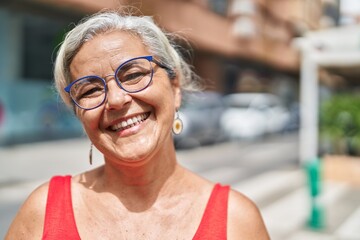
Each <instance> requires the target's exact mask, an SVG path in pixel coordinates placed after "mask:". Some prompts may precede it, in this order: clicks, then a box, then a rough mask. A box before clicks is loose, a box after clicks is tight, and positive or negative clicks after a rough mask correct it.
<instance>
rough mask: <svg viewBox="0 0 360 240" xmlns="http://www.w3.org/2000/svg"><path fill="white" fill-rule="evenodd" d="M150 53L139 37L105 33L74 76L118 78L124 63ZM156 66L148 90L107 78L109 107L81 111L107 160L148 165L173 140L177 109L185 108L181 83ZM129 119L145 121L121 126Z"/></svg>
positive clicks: (83, 53)
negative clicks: (130, 88) (122, 85)
mask: <svg viewBox="0 0 360 240" xmlns="http://www.w3.org/2000/svg"><path fill="white" fill-rule="evenodd" d="M147 55H151V54H150V53H149V51H148V50H147V49H146V47H145V46H144V45H143V44H142V42H141V40H140V39H139V38H138V37H136V36H135V35H131V34H129V33H126V32H120V31H117V32H111V33H106V34H101V35H98V36H96V37H95V38H93V39H92V40H90V41H88V42H86V43H85V44H84V45H83V46H82V47H81V49H80V51H79V52H78V53H77V54H76V55H75V57H74V59H73V61H72V63H71V65H70V72H71V76H72V79H73V80H75V79H78V78H80V77H83V76H87V75H97V76H100V77H103V78H104V77H105V76H108V75H109V74H114V71H115V70H116V69H117V67H118V66H119V65H120V64H121V63H123V62H124V61H126V60H128V59H131V58H134V57H139V56H147ZM151 64H152V65H153V69H154V75H153V79H152V83H151V84H150V86H149V87H148V88H146V89H145V90H143V91H141V92H138V93H127V92H125V91H124V90H122V89H120V88H119V86H118V85H117V83H116V80H115V78H114V76H110V77H106V79H105V80H106V83H107V87H108V92H107V99H106V100H105V103H104V104H103V105H101V106H100V107H98V108H95V109H92V110H83V109H80V108H77V109H76V114H77V115H78V117H79V119H80V121H81V122H82V124H83V127H84V129H85V131H86V133H87V134H88V136H89V138H90V140H91V141H92V143H94V145H95V146H96V147H97V148H98V149H99V150H100V151H101V152H102V153H103V154H104V156H105V158H106V160H107V161H111V162H113V163H115V164H124V165H129V166H133V165H136V164H138V165H139V164H143V163H145V162H147V160H149V159H150V158H151V157H153V156H154V155H155V154H156V153H157V152H158V151H159V150H160V149H161V148H162V147H163V148H164V146H168V145H169V143H171V142H172V136H171V127H172V123H173V119H174V112H175V109H176V108H178V107H180V102H181V96H180V88H179V85H178V81H177V79H174V80H169V78H168V75H167V72H166V71H165V70H164V69H163V68H160V67H159V66H157V65H156V64H155V63H153V62H152V63H151ZM129 119H132V120H136V119H139V120H140V121H137V122H136V121H135V122H136V124H134V125H132V127H130V128H124V129H123V128H118V127H119V126H121V123H122V122H124V121H128V120H129ZM171 144H172V143H171ZM164 149H167V148H166V147H165V148H164Z"/></svg>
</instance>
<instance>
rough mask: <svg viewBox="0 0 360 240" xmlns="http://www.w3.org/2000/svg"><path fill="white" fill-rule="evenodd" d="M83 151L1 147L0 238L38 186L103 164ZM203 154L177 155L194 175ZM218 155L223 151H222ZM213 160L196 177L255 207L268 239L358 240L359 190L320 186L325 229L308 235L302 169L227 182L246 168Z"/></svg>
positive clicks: (57, 145) (72, 144)
mask: <svg viewBox="0 0 360 240" xmlns="http://www.w3.org/2000/svg"><path fill="white" fill-rule="evenodd" d="M88 151H89V142H88V140H86V139H74V140H64V141H56V142H47V143H38V144H31V145H23V146H17V147H14V148H6V149H5V148H3V149H1V148H0V159H1V165H2V167H1V168H0V238H1V236H3V235H4V234H5V232H6V230H7V228H8V225H9V224H10V221H11V219H12V218H13V216H14V214H15V212H16V211H17V209H18V207H19V206H20V204H21V203H22V202H23V201H24V199H25V198H26V197H27V196H28V194H29V193H30V192H31V191H32V190H33V189H34V188H36V187H37V186H38V185H39V184H41V183H42V182H44V181H47V180H48V179H49V178H50V177H51V176H52V175H54V174H56V173H58V172H62V173H69V174H76V173H78V172H81V171H86V170H87V169H90V168H93V167H95V166H96V165H100V164H102V160H101V155H100V153H99V152H97V151H96V150H95V151H94V165H93V166H91V167H90V166H89V163H88ZM203 151H204V152H203V153H201V149H200V150H196V151H193V153H191V152H190V151H189V152H179V153H178V155H179V161H180V162H181V163H182V164H184V165H185V166H186V167H188V168H189V169H191V170H193V171H195V172H197V171H199V170H200V162H194V161H192V160H191V159H189V156H190V155H191V154H192V155H193V156H192V158H196V159H199V158H200V157H199V156H202V157H204V155H205V153H206V154H209V155H214V151H217V150H216V149H214V148H211V149H210V148H209V149H204V150H203ZM222 151H224V152H228V149H227V148H226V146H225V147H223V149H222ZM263 151H264V149H263ZM281 152H282V153H284V151H281ZM49 156H51V157H49ZM205 158H206V157H205ZM184 159H188V161H184ZM215 159H216V158H214V159H210V158H206V163H207V167H208V168H203V169H202V170H201V171H199V174H200V175H202V176H204V177H206V178H209V179H211V180H213V181H217V182H223V183H226V182H231V185H232V188H234V189H236V190H238V191H240V192H242V193H244V194H245V195H247V196H249V197H250V198H251V199H252V200H253V201H254V202H255V203H256V204H257V205H258V206H259V208H260V210H261V212H262V215H263V217H264V220H265V223H266V226H267V228H268V230H269V233H270V235H271V237H272V239H273V240H360V188H356V187H353V186H351V185H349V184H347V183H341V182H335V181H333V182H331V181H326V182H324V185H323V187H324V188H323V192H322V194H321V199H320V202H321V203H322V205H323V207H324V209H325V211H324V212H325V218H326V221H325V227H324V228H323V229H320V230H312V229H310V228H308V227H307V226H308V225H307V221H308V219H309V215H310V209H311V207H310V196H309V190H308V188H307V178H306V175H305V172H304V171H303V169H300V168H298V167H292V168H280V167H279V168H276V169H274V168H273V169H269V170H268V171H265V172H263V173H261V174H258V175H255V176H253V177H250V178H242V179H241V180H238V181H236V182H232V181H233V179H236V178H234V175H236V174H237V175H239V174H243V173H244V172H245V171H246V169H243V168H240V167H239V168H237V167H236V166H235V165H234V167H233V168H231V169H230V167H229V166H228V165H227V166H223V165H222V164H223V163H222V162H219V161H215ZM209 161H210V162H209Z"/></svg>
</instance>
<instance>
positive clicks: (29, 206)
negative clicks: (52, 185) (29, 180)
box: [5, 182, 49, 240]
mask: <svg viewBox="0 0 360 240" xmlns="http://www.w3.org/2000/svg"><path fill="white" fill-rule="evenodd" d="M48 188H49V182H47V183H44V184H42V185H41V186H39V187H38V188H36V189H35V190H34V191H33V192H32V193H31V194H30V195H29V197H28V198H27V199H26V200H25V202H24V203H23V205H22V206H21V208H20V210H19V211H18V213H17V215H16V217H15V219H14V220H13V222H12V224H11V225H10V228H9V230H8V233H7V235H6V237H5V239H9V240H10V239H41V237H42V231H43V225H44V217H45V207H46V201H47V193H48Z"/></svg>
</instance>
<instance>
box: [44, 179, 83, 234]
mask: <svg viewBox="0 0 360 240" xmlns="http://www.w3.org/2000/svg"><path fill="white" fill-rule="evenodd" d="M42 239H43V240H60V239H61V240H63V239H71V240H77V239H79V240H80V236H79V233H78V231H77V228H76V223H75V218H74V211H73V207H72V199H71V176H64V177H62V176H55V177H53V178H52V179H51V180H50V184H49V192H48V198H47V203H46V212H45V222H44V233H43V238H42Z"/></svg>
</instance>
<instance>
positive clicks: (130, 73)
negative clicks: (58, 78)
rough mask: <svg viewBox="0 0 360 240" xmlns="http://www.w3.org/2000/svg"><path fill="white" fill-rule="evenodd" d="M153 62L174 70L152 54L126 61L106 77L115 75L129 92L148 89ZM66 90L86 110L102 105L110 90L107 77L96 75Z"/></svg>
mask: <svg viewBox="0 0 360 240" xmlns="http://www.w3.org/2000/svg"><path fill="white" fill-rule="evenodd" d="M151 62H154V63H155V64H156V65H158V66H159V67H161V68H164V69H165V70H166V71H167V72H173V71H172V70H171V69H170V68H169V67H167V66H165V65H163V64H161V63H160V62H158V61H157V60H155V59H154V58H153V57H152V56H143V57H136V58H132V59H129V60H127V61H125V62H124V63H122V64H121V65H120V66H119V67H118V68H117V69H116V71H115V74H114V75H112V74H111V75H107V76H106V77H109V76H114V77H115V80H116V82H117V84H118V86H119V87H120V88H121V89H123V90H124V91H126V92H128V93H137V92H140V91H142V90H144V89H146V88H147V87H148V86H149V85H150V83H151V81H152V77H153V74H154V69H153V66H152V64H151ZM106 77H105V78H106ZM64 90H65V91H66V92H67V93H69V94H70V97H71V99H72V100H73V102H74V103H75V104H76V105H77V106H78V107H79V108H82V109H85V110H91V109H94V108H97V107H99V106H101V105H102V104H103V103H104V102H105V99H106V94H107V91H108V90H107V85H106V81H105V79H104V78H102V77H99V76H96V75H91V76H85V77H82V78H79V79H77V80H75V81H74V82H72V83H70V84H69V85H68V86H67V87H65V88H64Z"/></svg>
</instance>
